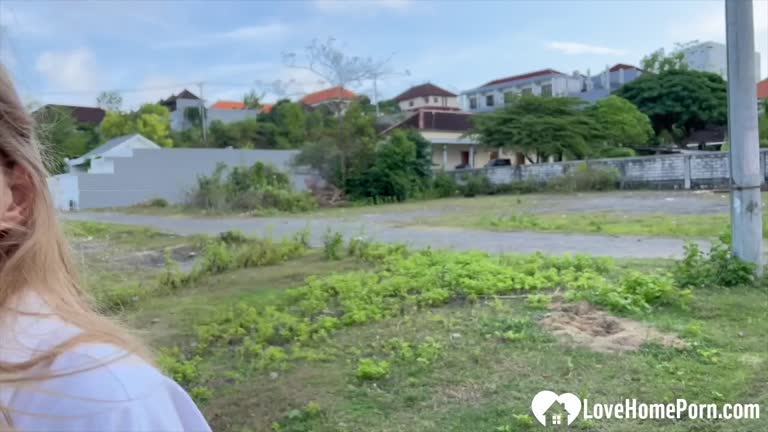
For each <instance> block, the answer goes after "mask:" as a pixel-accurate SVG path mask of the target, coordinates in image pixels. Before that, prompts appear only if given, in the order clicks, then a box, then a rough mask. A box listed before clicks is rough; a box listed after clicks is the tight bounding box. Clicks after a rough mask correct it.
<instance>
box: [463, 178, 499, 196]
mask: <svg viewBox="0 0 768 432" xmlns="http://www.w3.org/2000/svg"><path fill="white" fill-rule="evenodd" d="M491 192H493V185H491V180H490V179H488V177H487V176H486V175H485V174H482V173H475V174H471V175H468V176H466V177H465V181H464V184H463V185H462V186H461V194H462V195H464V196H465V197H467V198H471V197H474V196H477V195H488V194H490V193H491Z"/></svg>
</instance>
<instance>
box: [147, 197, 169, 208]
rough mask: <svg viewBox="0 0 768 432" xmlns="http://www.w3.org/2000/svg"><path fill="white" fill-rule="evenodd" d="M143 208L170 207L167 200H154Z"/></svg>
mask: <svg viewBox="0 0 768 432" xmlns="http://www.w3.org/2000/svg"><path fill="white" fill-rule="evenodd" d="M143 207H156V208H163V207H168V201H167V200H166V199H165V198H152V199H151V200H149V201H147V202H146V203H144V204H143Z"/></svg>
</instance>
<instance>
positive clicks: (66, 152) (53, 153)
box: [36, 109, 98, 174]
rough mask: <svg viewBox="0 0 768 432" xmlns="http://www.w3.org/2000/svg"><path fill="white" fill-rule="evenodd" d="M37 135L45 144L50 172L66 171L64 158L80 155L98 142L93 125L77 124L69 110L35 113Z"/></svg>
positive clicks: (49, 110)
mask: <svg viewBox="0 0 768 432" xmlns="http://www.w3.org/2000/svg"><path fill="white" fill-rule="evenodd" d="M36 120H37V131H36V133H37V135H38V137H39V138H40V141H41V142H42V143H43V144H44V145H45V146H46V149H47V155H48V169H49V170H50V171H51V173H52V174H60V173H63V172H65V171H66V162H65V159H73V158H77V157H80V156H82V155H83V154H85V153H86V152H88V151H89V150H91V149H92V148H94V147H95V146H96V145H97V144H98V134H97V133H96V131H95V130H94V128H93V127H89V126H83V125H78V124H77V123H76V122H75V119H74V118H73V117H72V114H71V112H69V111H67V110H62V109H48V110H45V112H41V113H39V114H38V115H36Z"/></svg>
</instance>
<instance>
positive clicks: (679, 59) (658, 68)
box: [640, 49, 688, 73]
mask: <svg viewBox="0 0 768 432" xmlns="http://www.w3.org/2000/svg"><path fill="white" fill-rule="evenodd" d="M640 65H641V66H640V67H641V68H642V69H643V70H645V71H646V72H654V73H661V72H666V71H670V70H686V69H688V64H687V63H686V62H685V55H684V54H683V52H682V51H680V50H677V51H675V52H672V53H671V54H664V50H663V49H658V50H656V51H654V52H652V53H650V54H648V55H647V56H645V57H643V59H642V60H640Z"/></svg>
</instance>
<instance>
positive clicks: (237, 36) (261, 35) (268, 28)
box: [214, 23, 288, 41]
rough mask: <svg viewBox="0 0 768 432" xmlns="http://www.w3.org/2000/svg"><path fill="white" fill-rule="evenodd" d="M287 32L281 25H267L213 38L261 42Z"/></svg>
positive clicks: (238, 29) (238, 30) (237, 30)
mask: <svg viewBox="0 0 768 432" xmlns="http://www.w3.org/2000/svg"><path fill="white" fill-rule="evenodd" d="M287 31H288V29H287V27H286V26H285V25H284V24H281V23H269V24H263V25H256V26H248V27H240V28H237V29H235V30H232V31H228V32H225V33H219V34H217V35H215V36H214V37H215V38H219V39H228V40H239V41H263V40H266V39H274V38H277V37H280V36H283V35H284V34H286V33H287Z"/></svg>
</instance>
